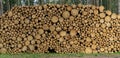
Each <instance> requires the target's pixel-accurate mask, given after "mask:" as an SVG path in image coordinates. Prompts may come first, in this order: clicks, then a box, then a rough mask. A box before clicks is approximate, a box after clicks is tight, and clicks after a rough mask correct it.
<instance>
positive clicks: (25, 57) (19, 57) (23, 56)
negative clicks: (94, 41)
mask: <svg viewBox="0 0 120 58" xmlns="http://www.w3.org/2000/svg"><path fill="white" fill-rule="evenodd" d="M101 55H102V56H103V55H105V56H110V55H120V52H118V53H108V54H105V53H101V54H84V53H78V54H76V53H67V54H57V53H45V54H42V53H40V54H29V53H19V54H0V58H48V57H74V56H75V57H83V56H101Z"/></svg>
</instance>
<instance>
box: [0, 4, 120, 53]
mask: <svg viewBox="0 0 120 58" xmlns="http://www.w3.org/2000/svg"><path fill="white" fill-rule="evenodd" d="M22 52H25V53H50V52H55V53H115V52H120V15H117V14H115V13H112V12H111V11H109V10H104V7H103V6H100V7H97V6H94V5H81V4H78V5H58V4H57V5H53V4H51V5H48V4H46V5H40V6H23V7H21V6H16V7H13V8H12V9H11V10H10V11H7V12H6V13H4V14H3V15H2V16H0V53H22Z"/></svg>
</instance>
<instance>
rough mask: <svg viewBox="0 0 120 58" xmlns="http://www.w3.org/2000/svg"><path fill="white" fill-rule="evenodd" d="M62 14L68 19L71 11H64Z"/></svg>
mask: <svg viewBox="0 0 120 58" xmlns="http://www.w3.org/2000/svg"><path fill="white" fill-rule="evenodd" d="M62 16H63V18H65V19H67V18H69V17H70V13H69V12H68V11H64V12H63V14H62Z"/></svg>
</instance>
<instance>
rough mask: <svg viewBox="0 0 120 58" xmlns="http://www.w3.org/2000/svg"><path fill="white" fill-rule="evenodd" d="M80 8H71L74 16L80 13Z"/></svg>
mask: <svg viewBox="0 0 120 58" xmlns="http://www.w3.org/2000/svg"><path fill="white" fill-rule="evenodd" d="M78 12H79V11H78V10H77V9H72V10H71V14H72V15H73V16H77V15H78Z"/></svg>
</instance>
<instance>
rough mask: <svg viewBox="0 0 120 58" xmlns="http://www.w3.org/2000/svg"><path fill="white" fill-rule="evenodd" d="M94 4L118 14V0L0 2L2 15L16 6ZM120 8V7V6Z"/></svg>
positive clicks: (14, 0)
mask: <svg viewBox="0 0 120 58" xmlns="http://www.w3.org/2000/svg"><path fill="white" fill-rule="evenodd" d="M79 3H81V4H84V5H88V4H92V5H96V6H99V5H103V6H105V9H106V10H111V11H112V12H115V13H118V4H119V3H118V0H0V14H2V13H4V12H6V11H7V10H10V9H11V8H12V7H14V6H25V5H27V6H28V5H42V4H79ZM119 7H120V6H119Z"/></svg>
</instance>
